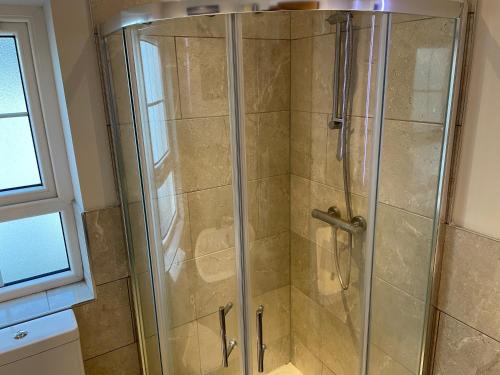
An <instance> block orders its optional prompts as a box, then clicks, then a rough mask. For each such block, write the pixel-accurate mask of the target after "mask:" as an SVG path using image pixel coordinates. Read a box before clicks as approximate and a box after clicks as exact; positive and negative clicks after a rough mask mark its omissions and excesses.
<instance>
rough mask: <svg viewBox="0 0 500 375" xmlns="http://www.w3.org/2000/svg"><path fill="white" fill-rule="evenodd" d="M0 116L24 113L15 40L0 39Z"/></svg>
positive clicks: (5, 37) (8, 38) (12, 38)
mask: <svg viewBox="0 0 500 375" xmlns="http://www.w3.org/2000/svg"><path fill="white" fill-rule="evenodd" d="M0 66H1V67H2V69H0V114H5V113H18V112H26V111H27V109H26V100H25V98H24V90H23V82H22V80H21V71H20V69H19V58H18V54H17V46H16V39H15V38H14V37H11V36H2V37H0Z"/></svg>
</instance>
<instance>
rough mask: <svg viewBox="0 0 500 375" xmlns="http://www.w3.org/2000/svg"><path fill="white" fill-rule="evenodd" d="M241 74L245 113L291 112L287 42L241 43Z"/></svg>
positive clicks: (288, 49)
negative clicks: (242, 75) (242, 71)
mask: <svg viewBox="0 0 500 375" xmlns="http://www.w3.org/2000/svg"><path fill="white" fill-rule="evenodd" d="M243 70H244V81H245V82H244V83H245V86H244V90H245V106H246V107H245V110H246V112H247V113H255V112H271V111H288V110H289V109H290V42H288V41H285V40H264V39H244V40H243Z"/></svg>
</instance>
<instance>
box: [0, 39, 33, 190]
mask: <svg viewBox="0 0 500 375" xmlns="http://www.w3.org/2000/svg"><path fill="white" fill-rule="evenodd" d="M0 66H1V67H2V68H1V69H0V191H4V190H11V189H18V188H23V187H27V186H38V185H41V183H42V180H41V176H40V170H39V168H38V160H37V155H36V151H35V144H34V141H33V135H32V129H31V124H30V119H29V115H28V113H27V106H26V100H25V97H24V88H23V83H22V79H21V70H20V67H19V58H18V54H17V47H16V40H15V39H14V38H13V37H0Z"/></svg>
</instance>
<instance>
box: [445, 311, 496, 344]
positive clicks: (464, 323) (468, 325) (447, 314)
mask: <svg viewBox="0 0 500 375" xmlns="http://www.w3.org/2000/svg"><path fill="white" fill-rule="evenodd" d="M437 310H438V311H439V312H440V313H441V314H444V315H446V316H447V317H449V318H452V319H453V320H455V321H457V322H459V323H461V324H463V325H464V326H467V327H468V328H470V329H473V330H474V331H476V332H478V333H480V334H481V335H483V336H486V337H487V338H489V339H491V340H493V341H495V342H496V343H498V344H500V341H499V340H497V339H495V338H494V337H492V336H490V335H489V334H487V333H484V332H483V331H481V330H479V329H477V328H475V327H473V326H471V325H470V324H467V323H466V322H464V321H463V320H460V319H458V318H456V317H454V316H453V315H451V314H449V313H447V312H446V311H443V310H441V309H439V308H438V309H437Z"/></svg>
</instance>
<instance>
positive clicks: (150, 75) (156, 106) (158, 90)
mask: <svg viewBox="0 0 500 375" xmlns="http://www.w3.org/2000/svg"><path fill="white" fill-rule="evenodd" d="M140 46H141V57H142V69H143V74H144V90H145V91H146V103H145V104H146V106H147V111H148V120H149V121H148V122H149V131H150V136H151V148H152V153H153V161H154V163H155V164H156V163H158V162H160V161H161V160H162V159H163V158H164V157H165V155H166V154H167V153H168V150H169V146H168V130H167V124H166V122H165V120H166V115H165V98H164V94H163V78H162V73H161V67H162V63H161V58H160V53H159V48H158V46H157V45H156V44H154V43H152V42H149V41H145V40H141V42H140Z"/></svg>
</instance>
